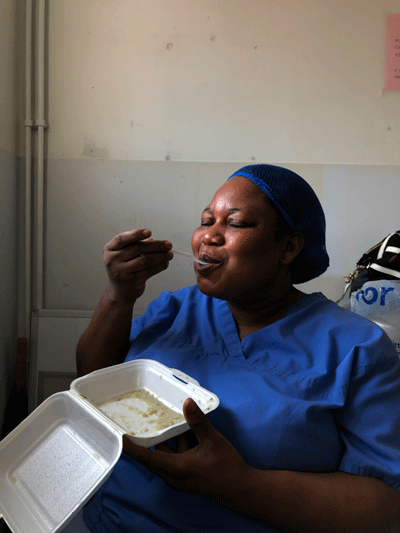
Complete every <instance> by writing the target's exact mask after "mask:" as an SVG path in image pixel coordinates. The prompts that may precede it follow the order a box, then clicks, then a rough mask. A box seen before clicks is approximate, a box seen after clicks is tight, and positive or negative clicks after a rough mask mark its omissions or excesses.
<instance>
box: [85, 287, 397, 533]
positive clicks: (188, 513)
mask: <svg viewBox="0 0 400 533" xmlns="http://www.w3.org/2000/svg"><path fill="white" fill-rule="evenodd" d="M135 358H144V359H153V360H156V361H159V362H161V363H163V364H165V365H166V366H169V367H171V368H177V369H179V370H181V371H183V372H184V373H186V374H187V375H189V376H191V377H193V378H195V379H196V380H197V381H199V383H200V384H201V385H202V386H203V387H205V388H207V389H209V390H211V391H213V392H214V393H215V394H216V395H217V396H218V397H219V399H220V406H219V407H218V408H217V409H216V410H215V411H213V412H212V413H210V414H209V415H207V416H208V418H209V419H210V421H211V422H212V423H213V425H214V426H215V427H216V428H217V429H218V430H219V431H220V432H221V433H222V434H223V435H224V436H225V437H226V438H227V439H228V440H229V441H230V442H231V443H232V444H233V445H234V446H235V447H236V449H237V450H238V451H239V452H240V453H241V455H242V456H243V458H244V459H245V460H246V461H247V462H248V463H249V464H251V465H252V466H254V467H256V468H260V469H284V470H297V471H304V472H333V471H336V470H342V471H344V472H350V473H353V474H358V475H366V476H373V477H376V478H379V479H381V480H383V481H384V482H386V483H388V484H390V485H391V486H393V487H394V488H396V489H397V490H400V362H399V357H398V355H397V352H396V350H395V348H394V347H393V344H392V342H391V341H390V339H389V338H388V337H387V335H386V334H385V333H384V332H383V331H382V330H381V329H380V328H379V327H378V326H376V325H375V324H373V323H372V322H369V321H367V320H365V319H364V318H362V317H360V316H358V315H356V314H354V313H351V312H349V311H346V310H344V309H342V308H340V307H339V306H337V305H336V304H335V303H333V302H332V301H330V300H328V299H327V298H325V297H324V296H323V295H322V294H319V293H315V294H310V295H306V296H304V297H303V298H302V299H300V300H299V301H298V302H297V303H296V304H295V305H294V306H292V307H291V308H290V309H289V311H288V312H287V314H286V315H285V317H284V318H283V319H281V320H278V321H277V322H275V323H273V324H271V325H269V326H267V327H265V328H263V329H261V330H259V331H256V332H254V333H251V334H249V335H247V336H246V337H245V338H244V339H243V340H242V341H241V340H240V338H239V336H238V333H237V330H236V326H235V323H234V320H233V317H232V314H231V312H230V310H229V308H228V306H227V304H226V302H225V301H222V300H218V299H215V298H212V297H208V296H205V295H204V294H202V293H201V292H200V291H199V290H198V288H197V286H193V287H188V288H185V289H182V290H180V291H177V292H175V293H168V292H166V293H163V294H162V295H161V296H160V297H159V298H157V299H156V300H155V301H154V302H152V303H151V304H150V305H149V306H148V308H147V311H146V313H145V314H144V315H143V316H141V317H139V318H137V319H135V320H134V321H133V323H132V332H131V348H130V350H129V353H128V356H127V358H126V361H130V360H132V359H135ZM84 519H85V522H86V523H87V525H88V527H89V529H91V531H93V532H96V533H120V532H126V533H128V532H140V533H147V532H148V533H167V532H168V533H172V532H181V533H211V532H226V533H234V532H238V533H239V532H240V533H243V532H246V533H253V532H254V533H255V532H263V533H266V532H272V531H275V530H274V529H273V528H271V527H269V526H267V525H265V524H263V523H261V522H258V521H255V520H252V519H251V518H248V517H245V516H242V515H240V514H238V513H235V512H234V511H232V510H230V509H227V508H224V507H222V506H219V505H218V504H216V503H213V502H210V501H208V500H207V499H205V498H202V497H200V496H194V495H191V494H186V493H182V492H178V491H175V490H173V489H171V488H169V487H168V486H167V485H166V484H165V482H164V481H162V480H161V479H160V478H158V476H156V475H154V474H152V473H151V472H149V471H148V470H147V469H146V468H144V467H142V466H141V465H139V464H137V463H136V462H135V461H133V460H132V459H130V458H129V457H127V456H126V455H125V454H122V456H121V459H120V460H119V462H118V463H117V465H116V466H115V468H114V470H113V472H112V474H111V476H110V478H109V479H108V480H107V481H106V483H105V484H104V485H103V486H102V487H101V488H100V490H99V491H98V492H97V494H96V496H95V498H94V499H93V500H92V502H91V503H90V504H89V505H88V506H87V507H86V509H85V511H84Z"/></svg>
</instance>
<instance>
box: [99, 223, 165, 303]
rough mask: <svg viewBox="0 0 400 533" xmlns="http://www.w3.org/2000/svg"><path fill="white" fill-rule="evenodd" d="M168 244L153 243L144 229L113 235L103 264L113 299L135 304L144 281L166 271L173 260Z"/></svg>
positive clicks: (142, 288)
mask: <svg viewBox="0 0 400 533" xmlns="http://www.w3.org/2000/svg"><path fill="white" fill-rule="evenodd" d="M171 248H172V244H171V243H170V242H169V241H164V240H154V239H152V238H151V231H150V230H149V229H147V228H142V229H134V230H130V231H126V232H124V233H120V234H119V235H116V236H115V237H114V238H113V239H111V241H110V242H109V243H107V244H106V245H105V246H104V264H105V267H106V270H107V274H108V277H109V280H110V282H111V285H110V290H111V291H112V294H113V297H117V298H118V299H124V300H129V301H135V300H136V299H137V298H138V297H139V296H141V295H142V294H143V292H144V289H145V283H146V281H147V280H148V279H149V278H151V277H152V276H155V275H156V274H159V273H160V272H162V271H163V270H165V269H166V268H168V264H169V261H170V260H171V259H172V258H173V253H172V252H171Z"/></svg>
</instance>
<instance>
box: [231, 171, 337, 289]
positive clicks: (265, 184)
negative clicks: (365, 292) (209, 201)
mask: <svg viewBox="0 0 400 533" xmlns="http://www.w3.org/2000/svg"><path fill="white" fill-rule="evenodd" d="M234 176H243V177H245V178H248V179H249V180H251V181H252V182H253V183H255V184H256V185H257V186H258V187H259V188H260V189H261V190H262V191H263V192H264V193H265V194H266V195H267V196H268V198H269V199H270V200H271V201H272V202H273V204H275V206H276V207H277V209H278V210H279V211H280V212H281V213H282V215H283V217H284V218H285V220H286V221H287V223H288V224H289V226H290V227H291V228H292V229H293V230H295V231H300V232H301V233H302V234H303V236H304V246H303V249H302V250H301V252H300V253H299V255H298V256H297V257H296V258H295V260H294V261H293V263H292V264H291V274H292V283H293V284H295V285H296V284H298V283H305V282H306V281H310V280H311V279H314V278H316V277H318V276H320V275H321V274H322V273H323V272H325V270H326V269H327V268H328V266H329V256H328V253H327V251H326V244H325V227H326V224H325V215H324V211H323V209H322V206H321V203H320V201H319V200H318V198H317V195H316V194H315V192H314V191H313V189H312V188H311V187H310V185H309V184H308V183H307V182H306V181H305V180H304V179H303V178H301V177H300V176H299V175H298V174H296V173H295V172H292V171H291V170H288V169H286V168H282V167H277V166H274V165H248V166H245V167H242V168H241V169H239V170H238V171H236V172H235V173H234V174H232V176H230V177H229V178H228V179H231V178H233V177H234Z"/></svg>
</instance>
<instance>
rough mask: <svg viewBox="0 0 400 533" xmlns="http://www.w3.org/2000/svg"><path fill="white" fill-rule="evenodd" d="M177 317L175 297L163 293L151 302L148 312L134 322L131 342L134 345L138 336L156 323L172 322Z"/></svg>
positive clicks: (168, 293)
mask: <svg viewBox="0 0 400 533" xmlns="http://www.w3.org/2000/svg"><path fill="white" fill-rule="evenodd" d="M174 317H175V313H174V303H173V297H172V294H171V293H170V292H163V293H161V294H160V296H158V297H157V298H156V299H155V300H153V301H151V302H150V303H149V305H148V306H147V309H146V311H145V312H144V313H143V314H142V315H140V316H138V317H136V318H135V319H134V320H133V321H132V326H131V333H130V338H129V341H130V342H131V343H132V342H133V341H134V340H135V339H136V338H137V336H138V335H139V334H140V333H141V332H142V331H143V330H145V329H146V328H148V327H151V325H152V324H154V323H159V322H167V323H168V322H170V321H171V320H173V318H174Z"/></svg>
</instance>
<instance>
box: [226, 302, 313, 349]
mask: <svg viewBox="0 0 400 533" xmlns="http://www.w3.org/2000/svg"><path fill="white" fill-rule="evenodd" d="M321 296H322V295H321V294H320V293H311V294H305V295H304V296H303V297H302V298H300V299H299V300H297V301H296V302H295V303H294V304H293V305H292V306H290V307H289V309H288V310H287V311H286V313H285V316H284V317H283V318H280V319H279V320H277V321H276V322H278V321H281V320H285V319H287V317H288V316H289V315H291V314H292V313H293V312H295V311H297V310H298V309H301V308H302V307H304V306H305V305H307V304H308V303H309V302H310V300H314V299H315V298H316V297H318V298H319V297H321ZM217 312H218V316H219V319H220V325H221V331H222V336H223V339H224V342H225V345H226V347H227V349H228V352H229V356H230V357H235V358H237V357H239V358H245V359H246V354H245V351H244V348H245V347H246V345H247V344H248V342H249V341H251V340H252V339H253V338H254V336H257V335H258V334H259V332H260V331H262V332H263V333H265V331H266V329H267V328H269V327H271V326H272V327H274V326H275V324H276V322H273V323H272V324H269V325H268V326H264V327H263V328H261V329H259V330H257V331H254V332H253V333H249V334H248V335H246V336H245V337H244V338H243V339H242V340H241V339H240V337H239V333H238V331H237V328H236V324H235V320H234V318H233V315H232V313H231V310H230V309H229V307H228V304H227V303H226V302H225V301H224V300H219V301H218V304H217Z"/></svg>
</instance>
